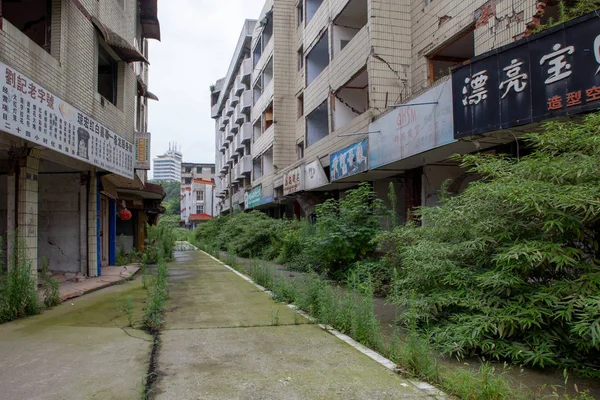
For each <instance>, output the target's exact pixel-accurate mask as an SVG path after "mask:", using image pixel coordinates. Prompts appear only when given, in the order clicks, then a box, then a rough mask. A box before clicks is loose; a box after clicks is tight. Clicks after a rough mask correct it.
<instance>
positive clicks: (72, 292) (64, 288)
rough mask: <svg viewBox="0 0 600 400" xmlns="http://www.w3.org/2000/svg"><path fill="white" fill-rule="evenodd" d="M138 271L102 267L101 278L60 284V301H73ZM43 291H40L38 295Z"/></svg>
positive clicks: (134, 269)
mask: <svg viewBox="0 0 600 400" xmlns="http://www.w3.org/2000/svg"><path fill="white" fill-rule="evenodd" d="M139 270H140V266H138V265H126V266H122V267H102V276H97V277H95V278H88V279H85V280H83V281H81V282H63V283H61V284H60V289H59V290H60V301H66V300H69V299H74V298H75V297H80V296H83V295H84V294H86V293H90V292H95V291H96V290H100V289H104V288H106V287H109V286H112V285H114V284H116V283H118V282H121V281H124V280H127V279H129V278H131V277H132V276H133V275H135V273H136V272H138V271H139ZM42 293H43V290H41V289H40V295H42Z"/></svg>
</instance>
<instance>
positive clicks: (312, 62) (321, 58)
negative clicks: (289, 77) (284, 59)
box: [306, 33, 329, 86]
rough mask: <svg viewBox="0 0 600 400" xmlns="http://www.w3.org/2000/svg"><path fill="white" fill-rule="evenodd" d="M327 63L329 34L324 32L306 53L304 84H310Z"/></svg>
mask: <svg viewBox="0 0 600 400" xmlns="http://www.w3.org/2000/svg"><path fill="white" fill-rule="evenodd" d="M328 65H329V35H328V34H327V33H325V34H324V35H323V36H321V39H319V41H318V42H317V44H316V45H315V46H314V47H313V48H312V49H311V50H310V52H309V53H308V54H307V55H306V85H307V86H308V85H310V84H311V82H312V81H314V80H315V78H316V77H317V76H319V75H320V74H321V72H323V70H324V69H325V68H327V66H328Z"/></svg>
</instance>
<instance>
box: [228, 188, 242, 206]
mask: <svg viewBox="0 0 600 400" xmlns="http://www.w3.org/2000/svg"><path fill="white" fill-rule="evenodd" d="M244 194H245V190H240V191H238V192H237V193H234V195H233V196H232V198H231V200H232V201H233V204H244Z"/></svg>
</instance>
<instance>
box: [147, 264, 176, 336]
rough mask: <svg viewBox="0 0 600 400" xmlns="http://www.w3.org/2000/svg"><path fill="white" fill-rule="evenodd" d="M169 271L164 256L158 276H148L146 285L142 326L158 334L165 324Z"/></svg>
mask: <svg viewBox="0 0 600 400" xmlns="http://www.w3.org/2000/svg"><path fill="white" fill-rule="evenodd" d="M168 276H169V271H168V267H167V263H166V261H165V260H164V258H160V259H159V260H158V268H157V271H156V276H155V277H153V278H152V279H148V278H146V279H145V281H144V285H145V287H146V293H147V300H146V307H145V308H144V317H143V319H142V326H143V328H144V329H145V330H147V331H148V332H150V333H152V334H157V333H158V332H159V331H160V329H161V328H162V326H163V325H164V320H163V309H164V305H165V302H166V301H167V299H168V296H169V288H168V284H167V278H168Z"/></svg>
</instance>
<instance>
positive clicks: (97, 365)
mask: <svg viewBox="0 0 600 400" xmlns="http://www.w3.org/2000/svg"><path fill="white" fill-rule="evenodd" d="M119 295H120V296H121V297H122V298H125V297H126V296H132V299H133V302H134V307H135V313H134V320H135V321H139V320H140V318H141V315H142V307H143V301H144V298H145V294H144V290H143V288H142V284H141V282H140V281H139V280H138V281H135V282H127V283H124V284H122V285H116V286H113V287H110V288H107V289H104V290H102V291H100V292H95V293H91V294H89V295H87V296H84V297H80V298H78V299H74V300H71V301H68V302H66V303H63V304H61V305H59V306H57V307H55V308H54V309H52V310H48V311H46V312H44V313H43V314H41V315H38V316H35V317H31V318H26V319H23V320H18V321H14V322H10V323H7V324H3V325H0V354H2V357H0V387H1V388H2V390H1V394H0V398H2V399H3V400H12V399H15V400H17V399H119V400H120V399H138V398H140V394H139V391H140V390H141V389H142V378H143V376H145V373H146V372H147V369H148V361H149V355H150V351H151V347H152V340H151V337H150V336H149V335H147V334H146V333H144V332H142V331H140V330H137V329H129V328H127V329H125V328H122V327H125V326H126V325H127V324H128V323H127V320H126V318H125V317H124V316H119V315H118V313H117V310H116V298H117V296H119ZM134 325H135V323H134Z"/></svg>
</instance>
